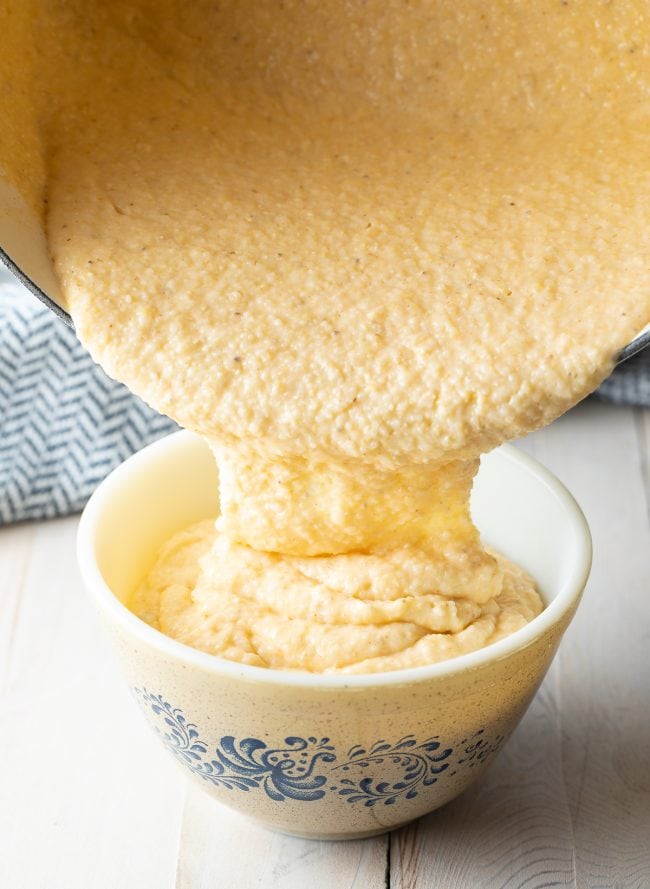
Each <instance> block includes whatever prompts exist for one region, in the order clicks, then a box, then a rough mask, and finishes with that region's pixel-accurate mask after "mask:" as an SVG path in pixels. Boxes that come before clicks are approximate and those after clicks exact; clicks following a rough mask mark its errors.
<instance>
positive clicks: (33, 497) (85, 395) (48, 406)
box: [0, 275, 176, 525]
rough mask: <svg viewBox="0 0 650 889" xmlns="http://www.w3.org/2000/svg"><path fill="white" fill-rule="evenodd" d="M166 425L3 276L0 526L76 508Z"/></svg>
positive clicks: (0, 292)
mask: <svg viewBox="0 0 650 889" xmlns="http://www.w3.org/2000/svg"><path fill="white" fill-rule="evenodd" d="M175 428H176V426H175V424H174V423H173V422H172V421H171V420H170V419H169V418H167V417H163V416H161V415H160V414H158V413H156V411H154V410H152V409H151V408H150V407H147V405H145V404H144V403H143V402H142V401H140V399H139V398H136V397H135V396H134V395H132V394H131V392H129V390H128V389H127V388H126V387H125V386H122V385H121V384H120V383H116V382H115V381H114V380H111V379H109V377H107V376H106V374H105V373H104V372H103V371H102V370H101V368H99V367H98V366H97V365H96V364H95V363H94V361H93V360H92V358H91V357H90V355H89V354H88V353H87V352H86V351H85V349H84V348H83V346H82V345H81V344H80V343H79V341H78V340H77V338H76V336H75V334H74V331H72V330H71V329H70V328H68V327H66V325H65V324H64V323H63V322H62V321H60V320H59V319H58V318H56V317H55V316H54V315H53V314H52V312H50V310H49V309H46V308H45V306H42V305H41V304H40V303H39V302H37V300H36V299H35V298H34V297H33V296H32V295H31V294H30V293H28V292H27V291H26V290H25V289H24V288H23V287H22V286H21V285H20V284H18V283H7V277H6V276H4V275H3V276H2V280H1V281H0V525H2V524H8V523H10V522H17V521H21V520H24V519H41V518H54V517H55V516H61V515H66V514H68V513H71V512H76V511H78V510H80V509H81V508H82V507H83V505H84V504H85V503H86V501H87V500H88V498H89V497H90V495H91V494H92V492H93V491H94V490H95V488H96V487H97V485H98V484H99V482H101V481H102V479H103V478H105V476H107V475H108V473H109V472H110V471H111V470H112V469H114V468H115V467H116V466H117V465H118V464H119V463H121V462H122V460H124V459H126V457H128V456H129V455H130V454H132V453H133V452H134V451H137V450H138V449H139V448H141V447H143V446H144V445H146V444H149V443H150V442H152V441H154V440H155V439H157V438H160V437H161V436H163V435H165V434H166V433H168V432H170V431H172V430H173V429H175Z"/></svg>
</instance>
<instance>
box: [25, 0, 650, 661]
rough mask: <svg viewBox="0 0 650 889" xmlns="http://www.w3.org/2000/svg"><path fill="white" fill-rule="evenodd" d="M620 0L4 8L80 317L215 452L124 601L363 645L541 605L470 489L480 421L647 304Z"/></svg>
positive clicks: (189, 623) (612, 347)
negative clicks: (30, 91) (20, 48)
mask: <svg viewBox="0 0 650 889" xmlns="http://www.w3.org/2000/svg"><path fill="white" fill-rule="evenodd" d="M646 7H647V4H646V3H645V0H617V2H616V3H608V4H605V3H603V4H593V3H589V2H586V0H576V2H572V3H570V4H566V5H565V4H561V3H558V2H556V0H553V2H550V0H541V2H538V3H535V4H529V5H528V6H527V7H526V10H525V14H524V12H523V11H522V5H521V3H519V2H515V0H498V2H494V3H489V4H486V3H485V2H484V0H463V2H461V3H459V2H458V0H431V2H427V3H412V4H404V3H402V2H399V3H398V2H396V0H381V2H380V0H368V2H365V3H355V2H352V3H351V2H338V0H337V2H331V3H321V2H318V3H317V2H315V0H306V2H305V0H301V2H297V0H289V2H285V3H283V4H281V5H280V4H278V3H276V2H271V0H261V2H254V3H253V2H243V0H240V2H234V0H225V2H222V3H219V4H214V3H212V2H210V3H208V2H205V0H197V2H195V3H193V4H189V5H188V4H183V3H180V2H172V0H162V2H161V0H156V2H154V0H139V2H138V3H135V4H134V3H133V2H126V0H124V2H122V0H115V2H113V3H111V4H101V3H99V2H97V3H90V4H89V3H87V2H83V3H82V2H80V0H79V2H73V0H68V2H64V3H59V4H53V5H52V6H51V8H50V9H49V10H47V11H46V12H44V11H43V10H38V11H37V12H38V14H36V13H35V15H34V17H33V25H32V27H33V33H34V41H35V44H36V45H38V46H41V47H44V48H46V50H47V51H46V55H45V56H44V57H42V58H41V57H38V59H37V60H36V61H33V62H32V64H34V65H40V66H41V70H40V76H39V77H38V78H36V81H37V82H38V83H40V90H41V102H40V110H38V113H37V114H36V112H35V114H36V118H37V120H36V118H35V123H36V122H37V123H38V131H39V133H40V134H41V140H42V142H43V154H44V156H45V158H46V163H45V166H46V169H47V194H48V212H47V224H48V237H49V243H50V246H51V251H52V254H53V256H54V259H55V263H56V268H57V272H58V275H59V277H60V280H61V284H62V288H63V291H64V293H65V294H66V298H67V301H68V304H69V308H70V310H71V312H72V315H73V317H74V320H75V324H76V327H77V330H78V332H79V335H80V337H81V339H82V340H83V341H84V343H85V344H86V345H87V346H88V348H89V349H90V351H91V352H92V354H93V355H94V356H95V357H96V358H97V360H98V361H99V362H100V363H101V364H102V365H103V366H104V367H105V368H106V369H107V371H108V372H109V373H110V374H112V375H113V376H115V377H117V378H119V379H120V380H122V381H124V382H125V383H127V384H128V385H129V386H130V387H131V388H132V389H133V390H134V391H136V392H138V393H139V394H140V395H142V396H143V397H144V398H145V399H146V400H147V401H148V402H150V403H151V404H153V405H154V406H155V407H157V408H158V409H159V410H161V411H164V412H166V413H168V414H170V415H171V416H173V417H174V418H175V419H177V420H178V421H179V422H180V423H181V424H182V425H184V426H187V427H188V428H191V429H193V430H195V431H197V432H198V433H199V434H201V435H203V436H205V437H206V438H207V439H208V440H209V441H210V443H211V445H212V447H213V449H214V452H215V455H216V457H217V460H218V462H219V467H220V478H221V503H222V513H221V517H220V518H219V520H218V522H217V528H216V529H215V528H214V526H213V524H211V523H210V524H207V525H206V524H203V525H200V526H197V527H195V528H191V529H188V530H186V531H184V532H182V533H181V534H180V535H178V536H177V537H176V538H174V539H173V540H172V541H170V542H169V543H168V544H167V546H166V547H165V548H164V549H163V551H162V553H161V554H160V558H159V560H158V562H157V564H156V566H155V567H154V568H153V570H152V572H151V575H150V576H149V578H148V579H147V580H146V582H145V583H144V585H143V586H142V588H141V589H140V590H138V591H136V592H135V594H134V600H133V603H132V607H133V609H134V610H135V611H136V613H137V614H139V615H141V616H142V617H143V618H144V619H146V620H148V621H149V622H150V623H152V624H153V625H154V626H157V627H158V628H159V629H161V630H162V631H163V632H165V633H169V634H170V635H172V636H174V637H176V638H178V639H180V640H181V641H184V642H186V643H187V644H190V645H193V646H195V647H197V648H200V649H203V650H205V651H208V652H212V653H215V654H220V655H223V656H225V657H229V658H233V659H236V660H240V661H244V662H247V663H253V664H258V665H262V666H271V667H279V668H285V669H305V670H312V671H318V672H322V671H331V670H344V671H349V672H355V671H356V672H366V671H374V670H389V669H396V668H402V667H407V666H413V665H417V664H424V663H431V662H434V661H437V660H440V659H443V658H446V657H453V656H455V655H457V654H460V653H462V652H465V651H470V650H473V649H476V648H479V647H481V646H483V645H486V644H488V643H490V642H492V641H494V640H495V639H498V638H500V637H502V636H504V635H506V634H508V633H509V632H512V631H513V630H515V629H517V628H518V627H520V626H522V625H523V624H524V623H526V622H527V621H528V620H530V619H531V618H532V617H533V616H534V615H535V614H537V613H538V612H539V610H540V609H541V602H540V600H539V597H538V595H537V593H536V592H535V589H534V584H533V582H532V580H531V579H530V578H528V577H527V576H526V575H525V574H524V573H523V572H521V571H520V570H519V569H517V568H515V567H514V566H512V565H509V564H508V563H506V562H505V561H504V560H503V559H501V558H499V557H495V556H494V555H493V554H490V553H488V552H486V551H485V550H484V549H483V547H482V545H481V543H480V540H479V537H478V534H477V532H476V529H475V528H474V527H473V525H472V523H471V520H470V517H469V506H468V503H469V492H470V489H471V481H472V478H473V475H474V473H475V471H476V467H477V458H478V456H479V454H480V453H481V452H484V451H486V450H488V449H490V448H491V447H494V446H495V445H497V444H498V443H500V442H501V441H504V440H506V439H508V438H512V437H515V436H517V435H519V434H522V433H524V432H527V431H529V430H531V429H533V428H535V427H537V426H539V425H542V424H543V423H546V422H549V421H550V420H552V419H553V418H554V417H556V416H558V415H559V414H561V413H562V412H563V411H565V410H566V409H567V408H569V407H570V406H571V405H572V404H574V403H575V402H576V401H578V400H579V399H580V398H582V397H583V396H584V395H586V394H587V393H588V392H589V391H590V390H591V389H593V388H594V387H595V386H596V385H597V384H598V382H599V381H600V380H601V379H602V378H603V377H604V376H605V375H606V374H607V373H608V372H609V370H610V369H611V366H612V358H613V355H614V354H615V352H616V351H617V350H618V349H619V348H620V347H621V346H623V345H624V344H625V343H626V342H627V341H628V340H629V339H631V338H632V337H633V336H634V334H635V333H636V332H637V331H638V330H639V329H641V328H642V327H643V326H644V324H646V323H647V322H648V321H650V287H648V263H649V260H650V250H649V247H650V243H649V238H650V173H649V172H648V165H647V157H648V154H649V150H650V126H649V125H648V124H649V123H650V54H648V53H647V51H646V48H645V47H644V46H642V45H640V44H639V42H638V41H639V36H638V35H639V34H643V33H648V26H649V25H650V22H649V21H648V12H647V8H646ZM46 38H47V39H46ZM70 60H74V64H73V63H72V61H70Z"/></svg>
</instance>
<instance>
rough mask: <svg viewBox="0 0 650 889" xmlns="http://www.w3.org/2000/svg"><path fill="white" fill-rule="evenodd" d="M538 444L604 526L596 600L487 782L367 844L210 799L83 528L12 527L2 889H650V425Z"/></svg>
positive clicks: (3, 604) (4, 602)
mask: <svg viewBox="0 0 650 889" xmlns="http://www.w3.org/2000/svg"><path fill="white" fill-rule="evenodd" d="M522 446H523V447H524V448H525V449H526V450H527V451H530V452H531V453H533V454H534V455H535V456H536V457H538V458H540V459H541V460H542V461H543V462H544V463H546V464H547V465H548V466H549V467H550V468H551V469H553V470H554V471H555V472H556V473H557V474H558V475H559V477H560V478H561V479H563V480H564V481H565V482H566V484H567V485H568V486H569V487H570V489H571V490H572V491H573V492H574V494H575V495H576V497H577V498H578V500H579V501H580V503H581V504H582V506H583V508H584V510H585V512H586V514H587V518H588V520H589V522H590V524H591V528H592V531H593V536H594V545H595V560H594V569H593V574H592V578H591V581H590V584H589V587H588V591H587V594H586V596H585V599H584V601H583V604H582V606H581V608H580V610H579V612H578V616H577V618H576V620H575V622H574V624H573V626H572V628H571V629H570V631H569V633H568V634H567V637H566V638H565V640H564V642H563V644H562V648H561V652H560V655H559V656H558V658H557V659H556V661H555V663H554V665H553V667H552V669H551V672H550V675H549V676H548V678H547V680H546V682H545V683H544V686H543V687H542V690H541V691H540V693H539V694H538V696H537V698H536V699H535V701H534V703H533V705H532V706H531V708H530V710H529V712H528V714H527V716H526V717H525V719H524V721H523V723H522V724H521V726H520V727H519V729H518V730H517V732H516V733H515V735H514V736H513V738H512V740H511V741H510V742H509V744H508V745H507V747H506V749H505V750H504V752H503V754H502V755H501V756H500V757H499V758H498V759H497V761H496V762H495V764H494V765H493V767H492V768H491V770H490V771H489V772H488V774H487V775H486V777H485V778H484V779H483V780H482V781H481V783H480V784H479V785H478V786H476V787H475V789H472V790H470V791H469V792H468V793H467V794H466V795H465V796H464V797H462V798H461V799H459V800H457V801H456V802H453V803H451V804H450V805H449V806H447V807H446V808H445V809H443V810H441V811H439V812H437V813H434V814H433V815H431V816H429V817H427V818H424V819H422V820H421V821H419V822H417V823H415V824H413V825H411V826H409V827H406V828H404V829H402V830H400V831H397V832H396V833H394V834H392V835H390V836H384V837H379V838H377V839H371V840H364V841H359V842H350V843H319V842H310V841H304V840H297V839H291V838H288V837H284V836H280V835H274V834H272V833H270V832H267V831H265V830H262V829H259V828H257V827H254V826H252V825H251V824H249V823H248V822H247V821H246V820H245V819H243V818H241V817H239V816H237V815H234V814H232V813H231V812H230V811H228V810H227V809H222V808H221V807H219V806H218V805H217V804H215V803H213V802H212V801H211V800H210V799H208V798H207V797H204V796H203V795H202V793H201V791H199V790H195V789H194V788H193V787H190V785H189V784H187V783H186V781H185V779H184V778H183V776H182V774H181V772H180V770H179V769H177V767H176V765H174V764H173V763H172V762H171V760H169V761H168V759H167V755H166V754H165V753H164V752H163V750H162V748H160V749H159V744H158V742H157V741H156V740H155V739H154V737H153V735H150V733H149V732H148V731H147V729H146V727H145V725H144V722H143V720H142V717H141V716H140V714H139V713H137V711H136V707H135V705H134V704H133V703H132V702H131V699H130V697H129V694H128V692H127V689H126V685H125V684H124V683H123V682H122V681H121V677H120V675H119V673H118V669H117V666H116V664H115V662H114V660H113V657H112V652H111V651H110V650H109V648H108V645H107V642H106V640H105V639H104V635H103V631H102V629H101V627H100V626H99V623H98V620H97V618H96V616H95V614H94V612H93V609H92V607H91V605H90V603H89V602H88V601H87V599H86V597H85V595H84V593H83V590H82V587H81V583H80V580H79V576H78V573H77V569H76V565H75V554H74V538H75V531H76V525H77V519H76V518H70V519H65V520H61V521H56V522H51V523H43V524H34V525H24V526H21V527H15V528H8V529H4V530H0V887H2V889H172V887H178V889H249V887H251V889H252V887H256V889H271V887H273V889H352V887H355V889H384V887H386V886H390V887H392V889H398V887H399V889H432V887H442V889H476V887H480V889H496V887H498V889H501V887H512V889H515V887H517V889H519V887H521V889H524V887H525V889H542V887H551V886H571V887H580V889H587V887H588V889H628V887H630V889H648V887H650V524H649V519H648V508H649V504H650V412H647V413H643V412H642V411H632V410H629V409H625V408H612V407H605V406H601V405H598V404H595V403H586V404H583V405H581V406H580V407H579V408H578V409H577V410H575V411H573V412H572V413H571V414H570V415H568V416H566V417H564V418H562V419H561V420H560V421H559V422H557V423H555V424H554V425H553V426H551V427H549V428H548V429H545V430H542V431H541V432H538V433H536V434H535V435H533V436H531V437H530V438H529V439H528V440H527V441H525V442H524V443H523V445H522Z"/></svg>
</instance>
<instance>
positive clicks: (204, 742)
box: [79, 432, 591, 839]
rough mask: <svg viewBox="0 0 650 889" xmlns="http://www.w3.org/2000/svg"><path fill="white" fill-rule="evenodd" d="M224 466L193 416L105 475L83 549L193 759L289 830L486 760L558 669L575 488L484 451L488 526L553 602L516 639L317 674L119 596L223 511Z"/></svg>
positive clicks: (454, 791)
mask: <svg viewBox="0 0 650 889" xmlns="http://www.w3.org/2000/svg"><path fill="white" fill-rule="evenodd" d="M216 491H217V471H216V467H215V464H214V462H213V459H212V455H211V454H210V452H209V450H208V449H207V447H206V446H205V445H204V444H203V443H202V442H201V441H200V440H199V439H197V438H196V437H194V436H192V435H190V434H189V433H187V432H180V433H177V434H175V435H172V436H170V437H169V438H166V439H163V440H162V441H160V442H157V443H156V444H154V445H151V446H150V447H148V448H145V449H144V450H143V451H141V452H140V453H139V454H137V455H136V456H134V457H131V458H130V459H129V460H127V461H126V463H124V464H123V465H122V466H120V467H119V469H117V470H116V471H115V472H113V473H112V475H111V476H110V477H109V478H108V479H107V480H106V481H105V482H104V483H103V484H102V485H101V486H100V487H99V489H98V490H97V492H96V493H95V494H94V496H93V497H92V498H91V500H90V503H89V504H88V506H87V507H86V510H85V512H84V514H83V517H82V520H81V525H80V528H79V561H80V565H81V571H82V574H83V578H84V581H85V584H86V586H87V588H88V590H89V591H90V593H91V594H92V596H93V597H94V599H95V601H96V602H97V603H98V605H99V608H100V610H101V612H102V614H103V616H104V618H105V620H106V622H107V624H108V627H109V630H110V633H111V635H112V637H113V640H114V642H115V645H116V647H117V650H118V653H119V656H120V658H121V660H122V662H123V665H124V669H125V672H126V675H127V679H128V683H129V686H130V687H131V690H132V692H133V695H134V696H135V699H136V700H137V702H138V704H139V705H140V707H141V709H142V712H143V714H144V716H145V718H146V719H147V721H148V722H149V724H150V726H151V727H152V728H153V730H154V732H155V734H156V735H157V736H158V738H159V740H160V742H161V743H162V744H164V746H165V747H166V748H167V750H168V751H169V753H170V754H171V756H173V757H174V758H175V759H176V761H177V762H178V763H179V765H180V766H181V767H182V768H183V769H184V770H185V773H186V774H187V775H188V776H189V777H191V779H192V780H194V781H195V782H196V783H198V784H199V785H200V786H201V787H203V789H204V790H206V791H207V792H208V793H209V794H211V796H213V797H214V798H215V799H216V800H218V801H219V802H220V803H224V804H226V805H228V806H232V807H233V808H236V809H238V810H239V811H240V812H242V813H244V814H246V815H249V816H251V817H252V818H255V819H257V820H258V821H260V822H261V823H262V824H265V825H267V826H268V827H271V828H274V829H276V830H281V831H285V832H287V833H292V834H297V835H300V836H307V837H317V838H332V839H342V838H353V837H363V836H369V835H372V834H375V833H380V832H382V831H385V830H388V829H391V828H394V827H396V826H398V825H400V824H403V823H405V822H407V821H410V820H411V819H413V818H417V817H418V816H420V815H423V814H424V813H426V812H430V811H431V810H432V809H435V808H437V807H439V806H442V805H444V803H446V802H448V801H449V800H450V799H452V798H453V797H455V796H457V795H458V794H459V793H461V792H462V791H463V790H465V789H466V788H467V787H468V786H469V784H471V783H472V781H474V780H475V779H476V778H477V777H478V776H479V775H480V774H481V773H482V772H483V770H484V769H485V768H486V767H487V766H488V764H489V763H490V761H491V760H492V759H493V757H494V756H495V755H496V753H497V751H498V750H499V748H500V747H501V746H502V744H503V743H504V741H505V740H506V739H507V738H508V736H509V735H510V733H511V732H512V730H513V729H514V727H515V726H516V724H517V722H518V721H519V719H520V718H521V716H522V714H523V713H524V711H525V710H526V707H527V706H528V703H529V701H530V700H531V698H532V696H533V695H534V693H535V691H536V689H537V687H538V686H539V684H540V682H541V680H542V679H543V677H544V674H545V673H546V670H547V669H548V666H549V664H550V662H551V659H552V658H553V655H554V653H555V650H556V648H557V646H558V643H559V642H560V639H561V637H562V634H563V633H564V631H565V630H566V628H567V626H568V624H569V621H570V620H571V618H572V616H573V614H574V612H575V609H576V607H577V604H578V601H579V599H580V595H581V593H582V590H583V588H584V585H585V583H586V580H587V576H588V573H589V567H590V560H591V543H590V537H589V530H588V528H587V525H586V522H585V519H584V517H583V515H582V513H581V511H580V509H579V507H578V506H577V505H576V503H575V502H574V500H573V498H572V497H571V495H570V494H569V493H568V492H567V491H566V490H565V489H564V488H563V487H562V485H561V484H560V483H559V482H558V481H557V480H556V479H555V478H554V477H553V476H552V475H551V474H550V473H549V472H548V471H547V470H546V469H544V468H543V467H542V466H540V465H539V464H538V463H536V462H535V461H534V460H531V459H530V458H529V457H527V456H525V455H524V454H522V453H520V452H519V451H518V450H516V449H515V448H513V447H503V448H500V449H499V450H497V451H495V452H493V453H492V454H490V455H488V456H487V457H485V458H484V460H483V465H482V468H481V471H480V473H479V476H478V479H477V482H476V486H475V491H474V495H473V503H472V510H473V514H474V518H475V520H476V522H477V524H478V526H479V528H480V529H481V531H482V533H483V536H484V538H485V540H486V541H487V542H488V543H489V544H490V545H492V546H494V547H496V548H497V549H499V550H501V551H502V552H503V553H505V554H506V555H507V556H510V558H512V559H514V560H516V561H517V562H519V563H520V564H521V565H523V566H524V567H525V568H527V569H528V571H530V572H531V574H533V576H534V577H535V578H536V579H537V581H538V584H539V587H540V591H541V593H542V595H543V597H544V599H545V602H546V609H545V610H544V612H543V613H542V614H541V615H540V616H539V617H537V618H536V619H535V620H534V621H533V622H532V623H530V624H529V625H528V626H526V627H524V628H523V629H522V630H519V631H518V632H517V633H515V634H513V635H512V636H510V637H509V638H507V639H505V640H503V641H501V642H497V643H496V644H494V645H491V646H489V647H487V648H485V649H483V650H481V651H479V652H475V653H473V654H467V655H463V656H462V657H459V658H456V659H455V660H451V661H447V662H445V663H442V664H435V665H432V666H429V667H419V668H416V669H410V670H402V671H399V672H392V673H384V674H378V675H367V676H313V675H310V674H306V673H291V672H281V671H276V670H264V669H262V668H260V667H248V666H244V665H241V664H237V663H234V662H230V661H226V660H223V659H221V658H216V657H211V656H210V655H207V654H203V653H202V652H199V651H195V650H193V649H191V648H188V647H186V646H184V645H181V644H180V643H178V642H175V641H174V640H172V639H169V638H167V637H166V636H164V635H162V634H161V633H159V632H157V631H156V630H154V629H152V628H151V627H149V626H147V625H146V624H145V623H143V622H142V621H140V620H139V619H138V618H137V617H135V616H134V615H133V614H132V613H131V612H130V611H128V609H127V608H125V606H124V605H123V604H122V602H123V600H124V599H125V597H126V596H127V595H128V593H129V592H130V591H131V589H132V588H133V587H134V586H135V585H136V584H137V583H138V582H139V581H140V580H141V578H142V577H143V575H144V573H145V572H146V571H147V569H148V568H149V566H150V565H151V562H152V560H153V558H154V554H155V551H156V549H157V547H158V546H159V545H160V544H161V543H162V542H163V541H164V540H165V539H166V538H167V537H168V536H169V535H171V534H172V533H173V532H175V531H177V530H178V529H180V528H182V527H184V526H186V525H188V524H190V523H192V522H196V521H199V520H200V519H203V518H206V517H209V516H212V515H216V513H217V509H218V503H217V499H216Z"/></svg>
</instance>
